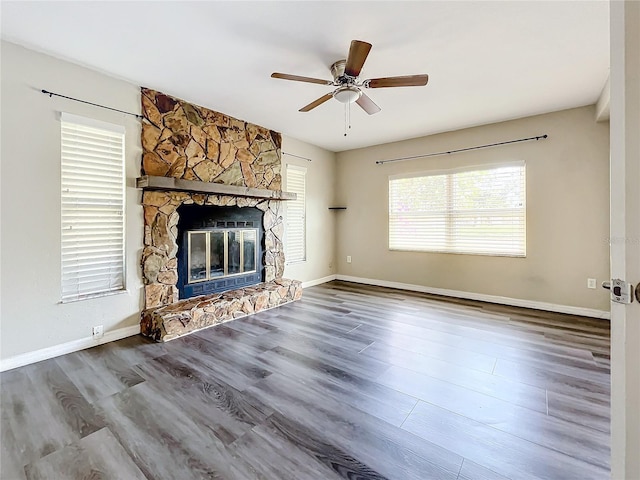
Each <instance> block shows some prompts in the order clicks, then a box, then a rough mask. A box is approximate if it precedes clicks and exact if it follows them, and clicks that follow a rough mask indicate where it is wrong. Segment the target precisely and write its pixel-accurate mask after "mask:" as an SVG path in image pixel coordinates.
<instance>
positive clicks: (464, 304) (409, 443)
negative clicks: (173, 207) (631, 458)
mask: <svg viewBox="0 0 640 480" xmlns="http://www.w3.org/2000/svg"><path fill="white" fill-rule="evenodd" d="M0 379H1V399H2V404H1V407H2V411H1V423H0V427H1V433H2V447H1V453H2V455H1V458H0V460H1V463H0V468H1V470H0V478H2V480H10V479H18V480H24V479H118V480H128V479H149V480H151V479H167V480H188V479H247V480H252V479H265V480H266V479H274V480H285V479H292V480H293V479H295V480H301V479H313V480H325V479H326V480H330V479H338V478H345V479H352V480H355V479H401V480H406V479H415V480H429V479H442V480H447V479H450V480H455V479H460V480H476V479H477V480H502V479H513V480H527V479H551V480H555V479H557V480H570V479H576V480H589V479H594V480H595V479H597V480H601V479H607V478H609V457H610V453H609V413H610V412H609V410H610V403H609V324H608V322H607V321H603V320H594V319H588V318H583V317H576V316H569V315H560V314H552V313H546V312H540V311H534V310H525V309H519V308H511V307H504V306H498V305H490V304H484V303H480V302H472V301H455V300H447V299H443V298H439V297H435V296H430V295H423V294H417V293H410V292H401V291H398V290H391V289H384V288H377V287H368V286H362V285H357V284H352V283H345V282H331V283H327V284H324V285H320V286H317V287H313V288H309V289H306V290H305V292H304V297H303V299H302V300H301V301H299V302H296V303H293V304H289V305H286V306H283V307H280V308H277V309H274V310H270V311H267V312H262V313H259V314H256V315H254V316H251V317H247V318H243V319H239V320H235V321H233V322H230V323H226V324H224V325H219V326H217V327H213V328H210V329H207V330H203V331H201V332H198V333H196V334H193V335H191V336H188V337H184V338H180V339H177V340H174V341H172V342H169V343H167V344H155V343H151V342H148V341H147V340H145V339H144V338H142V337H131V338H127V339H124V340H121V341H118V342H114V343H110V344H106V345H102V346H100V347H96V348H92V349H90V350H85V351H81V352H76V353H72V354H69V355H65V356H63V357H58V358H56V359H52V360H47V361H44V362H41V363H38V364H34V365H30V366H27V367H22V368H19V369H15V370H12V371H8V372H4V373H3V374H2V375H1V376H0Z"/></svg>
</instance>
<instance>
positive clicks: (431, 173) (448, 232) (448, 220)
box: [387, 160, 527, 258]
mask: <svg viewBox="0 0 640 480" xmlns="http://www.w3.org/2000/svg"><path fill="white" fill-rule="evenodd" d="M508 167H521V168H522V174H521V175H522V207H521V209H522V222H523V223H522V239H523V243H522V251H521V252H518V253H513V252H487V251H477V252H473V251H459V250H454V249H447V248H433V249H429V248H420V249H409V248H394V247H392V246H391V233H392V228H391V224H392V213H391V207H392V205H391V200H392V199H391V182H392V181H393V180H401V179H410V178H421V177H435V176H447V177H448V179H447V181H448V182H452V181H453V180H452V177H453V176H454V175H456V174H460V173H465V172H474V171H488V170H494V169H499V168H508ZM526 170H527V169H526V162H525V161H524V160H518V161H509V162H499V163H488V164H482V165H470V166H463V167H454V168H450V169H438V170H427V171H420V172H411V173H400V174H394V175H389V176H388V182H387V206H388V210H387V213H388V217H387V246H388V250H389V251H393V252H420V253H445V254H455V255H474V256H491V257H511V258H526V256H527V186H526V184H527V179H526ZM447 192H448V193H447V198H446V200H445V212H448V213H445V214H444V217H443V218H445V224H446V226H445V228H444V229H443V231H444V233H445V238H446V240H445V241H446V243H447V244H448V245H452V244H455V242H452V240H451V239H452V238H453V237H454V233H453V232H452V228H453V226H452V219H454V218H455V215H451V212H452V211H453V209H452V208H451V205H452V202H453V200H452V194H451V193H452V192H451V191H450V189H447ZM449 248H451V247H449Z"/></svg>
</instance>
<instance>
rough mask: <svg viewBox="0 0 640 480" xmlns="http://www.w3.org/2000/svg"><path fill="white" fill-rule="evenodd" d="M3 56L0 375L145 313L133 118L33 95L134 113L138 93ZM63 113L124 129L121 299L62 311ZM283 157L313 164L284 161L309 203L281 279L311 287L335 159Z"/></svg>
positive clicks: (13, 51) (327, 228) (321, 266)
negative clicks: (301, 240)
mask: <svg viewBox="0 0 640 480" xmlns="http://www.w3.org/2000/svg"><path fill="white" fill-rule="evenodd" d="M1 54H2V55H1V60H2V69H1V74H2V77H1V82H2V87H1V88H2V90H1V95H2V118H1V127H2V130H1V139H2V145H1V162H2V163H1V172H2V176H1V179H0V181H1V201H0V205H1V209H2V210H1V221H2V223H1V230H0V231H1V238H0V242H1V244H2V251H1V254H0V272H1V275H0V288H1V290H0V298H1V299H2V303H1V306H0V360H2V364H1V365H0V367H2V368H9V367H8V366H7V365H15V364H20V363H24V362H29V361H34V359H40V358H43V357H44V356H48V355H49V353H47V352H51V350H46V351H44V352H45V353H38V352H37V351H38V350H41V349H48V348H52V349H54V350H55V351H58V352H59V351H61V350H69V349H74V348H85V347H86V346H87V345H90V344H91V343H90V342H91V328H92V326H94V325H103V326H104V331H105V337H107V338H108V337H109V335H116V334H117V335H120V334H119V333H118V332H123V331H122V330H120V329H123V328H126V327H131V328H129V329H128V330H127V331H128V332H132V331H135V327H136V326H137V325H138V324H139V321H140V311H141V309H142V305H143V285H142V278H141V272H140V265H139V263H140V255H141V251H142V246H143V245H142V241H143V232H144V229H143V214H142V206H141V204H140V199H141V191H140V190H137V189H136V188H135V187H134V185H135V178H136V177H138V176H139V175H140V159H141V151H142V150H141V145H140V121H139V120H138V119H136V118H134V117H130V116H127V115H123V114H120V113H116V112H111V111H109V110H104V109H101V108H96V107H92V106H89V105H84V104H81V103H77V102H73V101H70V100H65V99H61V98H57V97H53V98H49V97H48V96H46V95H44V94H42V93H41V92H40V90H41V89H43V88H44V89H46V90H50V91H53V92H57V93H61V94H63V95H67V96H71V97H76V98H81V99H85V100H88V101H91V102H94V103H99V104H104V105H108V106H111V107H115V108H118V109H121V110H125V111H129V112H134V113H140V88H139V87H138V86H136V85H133V84H130V83H127V82H124V81H121V80H117V79H114V78H111V77H108V76H106V75H103V74H101V73H98V72H95V71H93V70H90V69H87V68H83V67H80V66H77V65H74V64H71V63H69V62H65V61H62V60H59V59H56V58H53V57H50V56H47V55H43V54H40V53H36V52H33V51H31V50H28V49H24V48H22V47H19V46H17V45H14V44H11V43H7V42H2V51H1ZM209 107H212V108H215V105H210V106H209ZM60 112H69V113H73V114H77V115H84V116H87V117H91V118H95V119H98V120H103V121H106V122H111V123H116V124H121V125H124V126H125V128H126V138H125V141H126V152H125V155H126V175H127V189H126V212H125V213H126V285H127V291H126V292H125V293H122V294H118V295H113V296H107V297H102V298H95V299H89V300H84V301H79V302H74V303H67V304H61V303H60V122H59V114H60ZM283 149H284V151H287V152H290V153H294V154H297V155H301V156H305V157H309V158H312V159H313V162H306V161H304V160H299V159H295V158H292V157H285V158H283V163H285V162H291V163H297V164H300V165H303V166H306V167H307V168H308V172H307V179H308V195H309V199H308V205H307V229H308V243H307V251H308V254H307V261H306V262H304V263H300V264H295V265H289V266H287V268H286V271H285V275H287V276H289V278H295V279H300V280H303V281H312V280H316V279H318V278H322V277H325V276H327V275H330V274H331V273H332V272H334V271H335V265H332V264H333V263H334V242H335V238H334V235H335V233H334V214H333V213H331V212H330V211H329V210H327V206H328V205H330V204H331V203H332V202H331V200H332V198H333V190H334V187H333V182H334V175H335V154H334V153H332V152H327V151H326V150H322V149H320V148H317V147H314V146H312V145H309V144H306V143H303V142H299V141H297V140H295V139H291V138H287V139H285V141H284V144H283ZM330 265H331V267H330ZM332 268H333V270H332ZM132 329H133V330H132ZM87 341H89V343H87ZM34 352H35V353H34ZM32 354H33V355H32ZM51 354H53V353H51ZM5 362H6V363H5Z"/></svg>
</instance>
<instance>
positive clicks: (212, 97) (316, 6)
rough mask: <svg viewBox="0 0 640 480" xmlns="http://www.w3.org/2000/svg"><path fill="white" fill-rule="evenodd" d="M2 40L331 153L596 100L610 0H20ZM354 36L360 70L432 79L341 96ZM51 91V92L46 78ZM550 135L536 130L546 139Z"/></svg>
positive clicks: (12, 6)
mask: <svg viewBox="0 0 640 480" xmlns="http://www.w3.org/2000/svg"><path fill="white" fill-rule="evenodd" d="M1 9H2V10H1V20H2V24H1V25H2V38H3V39H5V40H9V41H11V42H15V43H18V44H21V45H24V46H26V47H29V48H33V49H35V50H39V51H42V52H45V53H49V54H52V55H54V56H57V57H60V58H64V59H67V60H71V61H73V62H76V63H79V64H81V65H85V66H88V67H91V68H94V69H97V70H100V71H103V72H106V73H109V74H111V75H113V76H116V77H120V78H123V79H126V80H129V81H131V82H133V83H135V84H138V85H142V86H147V87H150V88H154V89H156V90H160V91H163V92H165V93H168V94H170V95H174V96H177V97H181V98H183V99H186V100H188V101H191V102H194V103H196V104H199V105H202V106H205V107H209V108H211V109H213V110H217V111H220V112H224V113H227V114H229V115H232V116H235V117H238V118H241V119H245V120H248V121H250V122H253V123H257V124H260V125H263V126H265V127H268V128H271V129H273V130H277V131H280V132H282V133H284V134H285V135H289V136H292V137H295V138H298V139H300V140H304V141H306V142H309V143H312V144H315V145H318V146H321V147H324V148H326V149H329V150H332V151H342V150H348V149H352V148H357V147H363V146H368V145H375V144H380V143H386V142H390V141H395V140H402V139H406V138H412V137H417V136H422V135H426V134H431V133H436V132H442V131H448V130H455V129H459V128H464V127H469V126H474V125H481V124H486V123H492V122H496V121H501V120H507V119H513V118H518V117H523V116H528V115H532V114H538V113H545V112H550V111H555V110H561V109H565V108H571V107H577V106H582V105H588V104H592V103H595V102H596V100H597V99H598V96H599V94H600V92H601V90H602V87H603V85H604V83H605V81H606V78H607V75H608V68H609V6H608V2H607V1H604V0H601V1H589V2H587V1H550V2H544V1H509V2H507V1H498V2H487V1H465V2H463V1H440V2H435V1H434V2H430V1H423V2H398V1H393V2H346V1H341V2H327V1H322V2H307V1H299V2H271V1H263V2H219V1H215V2H214V1H209V2H204V1H203V2H186V1H180V2H178V1H174V2H148V1H147V2H133V1H126V2H87V1H85V2H82V1H81V2H57V1H46V2H26V1H20V2H10V1H2V3H1ZM352 39H359V40H364V41H367V42H369V43H372V44H373V48H372V50H371V53H370V54H369V58H368V60H367V62H366V64H365V66H364V68H363V70H362V75H361V78H375V77H385V76H395V75H409V74H417V73H428V74H429V76H430V80H429V84H428V85H427V86H426V87H405V88H385V89H370V90H367V94H368V95H369V96H370V97H371V98H372V99H373V100H374V101H375V102H376V103H377V104H378V105H379V106H380V107H381V108H382V112H380V113H378V114H376V115H372V116H369V115H367V114H365V113H364V111H362V110H361V109H360V108H359V107H357V106H356V105H353V107H352V110H351V123H352V128H351V130H350V132H349V135H348V136H347V137H344V136H343V129H344V106H343V105H342V104H340V103H338V102H337V101H335V100H330V101H329V102H326V103H325V104H323V105H321V106H319V107H318V108H316V109H315V110H312V111H311V112H309V113H300V112H298V109H299V108H301V107H302V106H304V105H306V104H307V103H310V102H311V101H312V100H315V99H316V98H318V97H320V96H322V95H324V94H325V93H328V92H330V91H331V88H330V87H326V86H323V85H316V84H309V83H297V82H290V81H285V80H276V79H272V78H270V74H271V73H272V72H274V71H277V72H284V73H292V74H297V75H303V76H310V77H317V78H326V79H331V75H330V72H329V69H328V67H329V65H331V63H333V62H334V61H336V60H339V59H341V58H345V57H346V56H347V53H348V49H349V43H350V41H351V40H352ZM42 88H47V86H46V85H43V86H42ZM535 133H537V132H532V134H535Z"/></svg>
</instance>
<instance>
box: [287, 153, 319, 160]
mask: <svg viewBox="0 0 640 480" xmlns="http://www.w3.org/2000/svg"><path fill="white" fill-rule="evenodd" d="M282 154H283V155H289V156H290V157H296V158H301V159H302V160H306V161H307V162H313V160H311V159H310V158H307V157H301V156H300V155H294V154H293V153H287V152H282Z"/></svg>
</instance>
